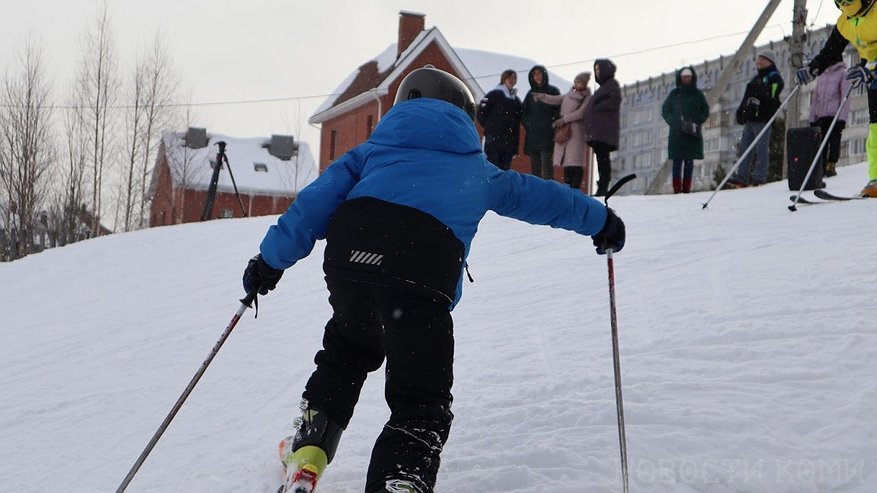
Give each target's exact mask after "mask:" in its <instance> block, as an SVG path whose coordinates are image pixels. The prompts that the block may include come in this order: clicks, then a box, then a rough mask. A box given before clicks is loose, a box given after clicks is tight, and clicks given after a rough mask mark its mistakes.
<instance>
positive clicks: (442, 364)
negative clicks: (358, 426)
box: [303, 276, 454, 493]
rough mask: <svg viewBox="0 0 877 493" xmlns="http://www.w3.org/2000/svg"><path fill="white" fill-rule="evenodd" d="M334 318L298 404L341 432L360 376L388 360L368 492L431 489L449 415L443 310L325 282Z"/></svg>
mask: <svg viewBox="0 0 877 493" xmlns="http://www.w3.org/2000/svg"><path fill="white" fill-rule="evenodd" d="M326 283H327V286H328V288H329V304H330V305H331V306H332V310H333V314H332V319H331V320H330V321H329V323H328V324H327V325H326V330H325V333H324V336H323V349H322V350H320V351H319V352H318V353H317V355H316V357H315V359H314V361H315V363H316V364H317V369H316V371H314V373H313V374H312V375H311V378H310V380H309V381H308V383H307V386H306V387H305V392H304V396H303V397H304V398H305V399H307V401H308V402H309V403H310V404H311V406H312V407H314V408H317V409H321V410H323V411H324V412H325V413H326V414H327V415H328V416H329V417H330V418H331V419H333V420H335V421H336V422H338V423H340V424H341V425H342V426H343V427H344V428H346V427H347V424H348V423H349V422H350V418H351V417H352V416H353V408H354V406H355V405H356V402H357V400H358V399H359V394H360V390H361V389H362V385H363V383H364V382H365V378H366V375H367V374H368V373H370V372H373V371H375V370H377V369H378V368H380V366H381V364H382V363H383V362H384V359H386V368H385V370H384V373H385V377H386V384H385V389H384V393H385V398H386V401H387V404H388V405H389V407H390V419H389V421H388V422H387V423H386V424H385V425H384V429H383V431H382V432H381V434H380V436H379V437H378V439H377V441H376V443H375V445H374V448H373V449H372V456H371V461H370V463H369V468H368V476H367V482H366V492H367V493H372V492H377V491H385V484H386V482H387V481H391V480H402V481H409V482H411V483H412V484H413V485H415V486H416V487H417V488H418V491H420V492H423V493H429V492H432V491H433V487H434V486H435V481H436V475H437V473H438V469H439V462H440V459H439V454H440V453H441V450H442V447H443V446H444V444H445V442H446V441H447V439H448V433H449V432H450V427H451V421H452V420H453V414H452V413H451V401H452V396H451V386H452V384H453V361H454V334H453V321H452V319H451V314H450V312H449V311H448V307H447V306H443V305H441V304H439V303H437V302H435V301H432V300H430V299H428V298H425V297H422V296H418V295H415V294H410V293H407V292H405V291H401V290H398V289H395V288H389V287H384V286H378V285H374V284H368V283H363V282H353V281H349V280H345V279H343V278H339V276H327V277H326Z"/></svg>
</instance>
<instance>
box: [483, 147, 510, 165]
mask: <svg viewBox="0 0 877 493" xmlns="http://www.w3.org/2000/svg"><path fill="white" fill-rule="evenodd" d="M484 154H485V155H486V156H487V160H488V161H490V162H491V163H493V164H494V165H495V166H496V167H497V168H499V169H509V168H511V167H512V158H513V157H515V149H505V148H502V147H495V146H493V145H490V144H487V145H485V146H484Z"/></svg>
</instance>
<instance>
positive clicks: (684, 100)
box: [661, 66, 710, 193]
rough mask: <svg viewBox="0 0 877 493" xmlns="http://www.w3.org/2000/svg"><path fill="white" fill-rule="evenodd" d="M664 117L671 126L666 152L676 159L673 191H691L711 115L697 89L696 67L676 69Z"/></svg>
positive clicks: (664, 109) (665, 102)
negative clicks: (674, 86)
mask: <svg viewBox="0 0 877 493" xmlns="http://www.w3.org/2000/svg"><path fill="white" fill-rule="evenodd" d="M661 116H662V117H663V118H664V121H665V122H667V125H669V126H670V135H669V137H668V144H667V155H668V157H669V159H670V160H672V161H673V193H680V192H682V193H688V192H690V191H691V178H692V175H693V173H694V160H695V159H703V132H702V128H701V127H702V126H703V123H704V122H705V121H706V120H707V118H709V116H710V107H709V104H708V103H707V102H706V97H705V96H704V95H703V91H701V90H700V89H698V88H697V72H695V71H694V67H691V66H689V67H685V68H683V69H681V70H679V71H677V72H676V88H675V89H673V90H672V91H670V94H668V95H667V99H665V100H664V104H663V106H662V107H661ZM683 166H684V170H683Z"/></svg>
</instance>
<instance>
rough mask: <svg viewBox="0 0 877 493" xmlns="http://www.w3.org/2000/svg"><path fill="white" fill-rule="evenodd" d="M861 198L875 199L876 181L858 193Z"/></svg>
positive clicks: (872, 181) (876, 194) (876, 196)
mask: <svg viewBox="0 0 877 493" xmlns="http://www.w3.org/2000/svg"><path fill="white" fill-rule="evenodd" d="M860 195H861V196H862V197H870V198H877V180H871V181H869V182H868V184H867V185H865V188H863V189H862V192H861V193H860Z"/></svg>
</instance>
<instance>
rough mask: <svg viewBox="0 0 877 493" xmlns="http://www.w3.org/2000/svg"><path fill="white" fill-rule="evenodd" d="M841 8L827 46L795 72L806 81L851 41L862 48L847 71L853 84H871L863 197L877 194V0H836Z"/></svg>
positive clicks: (838, 58)
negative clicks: (854, 62)
mask: <svg viewBox="0 0 877 493" xmlns="http://www.w3.org/2000/svg"><path fill="white" fill-rule="evenodd" d="M834 4H835V5H836V6H837V8H838V9H840V11H841V15H840V17H839V18H838V20H837V24H836V25H835V26H834V29H832V31H831V34H830V35H829V36H828V40H827V41H826V42H825V46H823V47H822V50H820V51H819V54H818V55H816V56H815V57H814V58H813V61H811V62H810V64H809V65H808V66H806V67H804V68H802V69H799V70H798V71H797V72H796V74H795V75H796V77H797V79H798V82H800V83H801V84H807V83H808V82H810V81H812V80H813V79H814V78H815V77H816V76H818V75H819V74H821V73H822V72H823V71H825V70H826V69H828V68H829V67H831V66H832V65H834V64H836V63H837V62H839V61H842V60H843V51H844V49H845V48H846V46H847V44H848V43H852V44H853V46H855V47H856V50H857V51H858V52H859V57H860V58H861V59H862V60H861V63H859V64H858V65H856V66H854V67H851V68H850V69H849V70H848V71H847V79H848V80H849V81H850V83H851V84H852V85H853V86H856V87H861V86H864V87H867V88H868V108H869V113H870V115H871V118H870V122H869V123H870V124H869V126H868V139H867V142H866V147H865V153H866V155H867V156H868V180H869V181H868V183H867V184H866V185H865V188H863V189H862V191H861V196H863V197H877V72H875V69H877V8H874V5H875V2H874V0H835V1H834Z"/></svg>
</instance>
